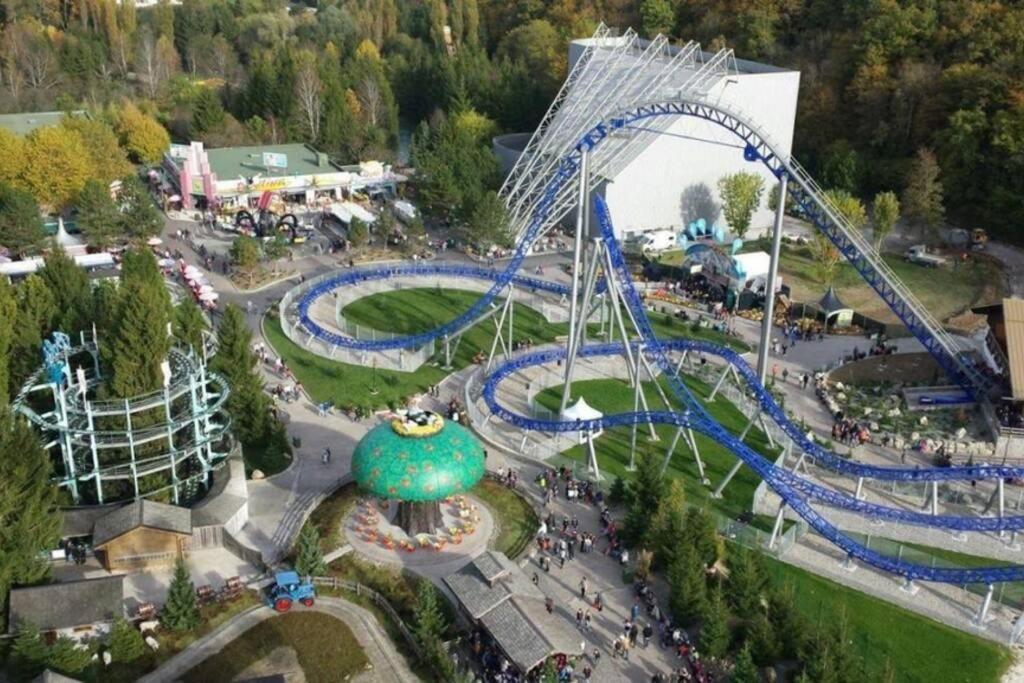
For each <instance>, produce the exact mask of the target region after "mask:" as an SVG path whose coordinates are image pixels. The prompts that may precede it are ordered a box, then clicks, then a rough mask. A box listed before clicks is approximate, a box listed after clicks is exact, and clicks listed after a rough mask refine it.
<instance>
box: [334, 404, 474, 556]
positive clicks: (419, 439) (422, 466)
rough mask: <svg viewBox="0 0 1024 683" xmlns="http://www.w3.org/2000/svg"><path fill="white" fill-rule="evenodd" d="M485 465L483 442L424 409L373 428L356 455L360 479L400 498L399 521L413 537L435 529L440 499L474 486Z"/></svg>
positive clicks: (363, 486)
mask: <svg viewBox="0 0 1024 683" xmlns="http://www.w3.org/2000/svg"><path fill="white" fill-rule="evenodd" d="M484 469H485V468H484V448H483V445H482V444H481V443H480V441H479V440H478V439H477V438H476V437H475V436H474V435H473V434H472V433H471V432H470V431H469V430H468V429H466V428H465V427H463V426H461V425H459V424H456V423H454V422H451V421H446V420H444V419H443V418H441V416H439V415H437V414H435V413H430V412H425V411H415V410H413V411H409V412H408V413H406V414H401V415H399V416H398V417H396V418H395V419H393V420H391V421H390V422H386V423H384V424H381V425H378V426H377V427H374V428H373V429H372V430H370V432H369V433H368V434H367V435H366V436H364V437H363V439H362V440H361V441H360V442H359V443H358V444H357V445H356V448H355V451H354V452H353V454H352V474H353V476H354V477H355V480H356V483H357V484H358V485H359V487H360V488H361V489H362V490H363V491H366V492H367V493H371V494H373V495H375V496H378V497H380V498H385V499H394V500H397V501H398V502H399V511H398V524H399V525H400V526H401V527H402V528H403V529H404V530H405V531H406V533H408V534H409V535H410V536H414V535H416V534H419V533H433V532H434V531H436V530H437V529H438V528H439V527H440V526H441V525H442V521H441V512H440V502H441V501H442V500H445V499H446V498H448V497H450V496H452V495H456V494H459V493H465V492H467V491H469V490H470V489H471V488H473V486H475V485H476V483H477V482H478V481H480V479H481V478H482V477H483V475H484Z"/></svg>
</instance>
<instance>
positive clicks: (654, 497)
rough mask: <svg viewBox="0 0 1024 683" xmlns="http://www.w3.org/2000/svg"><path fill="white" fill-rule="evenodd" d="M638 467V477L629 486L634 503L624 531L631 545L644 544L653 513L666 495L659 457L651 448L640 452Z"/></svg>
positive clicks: (627, 516) (631, 505)
mask: <svg viewBox="0 0 1024 683" xmlns="http://www.w3.org/2000/svg"><path fill="white" fill-rule="evenodd" d="M636 465H637V467H636V476H635V477H634V478H633V481H631V482H630V484H629V486H630V489H631V499H632V503H631V504H630V507H629V512H628V513H627V514H626V522H625V526H624V528H623V531H624V532H625V535H626V538H627V539H628V540H629V541H630V542H631V543H643V542H644V540H645V539H646V538H647V531H648V529H649V528H650V526H651V511H652V510H657V509H658V505H659V504H660V503H661V498H662V496H663V495H664V492H665V478H664V477H662V476H661V462H660V459H659V457H658V455H657V454H656V453H654V451H652V450H651V449H649V448H647V449H644V450H642V451H641V452H640V454H639V457H637V461H636Z"/></svg>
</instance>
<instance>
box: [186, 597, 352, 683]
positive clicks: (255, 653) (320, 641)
mask: <svg viewBox="0 0 1024 683" xmlns="http://www.w3.org/2000/svg"><path fill="white" fill-rule="evenodd" d="M279 647H290V648H293V649H294V650H295V654H296V656H297V657H298V660H299V666H300V667H301V668H302V671H303V673H304V674H305V677H306V680H307V681H343V680H347V679H349V678H350V677H352V676H355V675H356V674H357V673H359V672H361V671H365V670H366V667H367V665H368V664H369V661H368V660H367V658H366V654H365V653H364V652H363V649H362V648H361V647H360V646H359V642H358V641H357V640H356V638H355V636H354V635H353V634H352V630H351V629H350V628H349V627H348V626H347V625H346V624H345V622H343V621H341V620H339V619H335V618H334V617H332V616H329V615H327V614H323V613H321V612H301V611H300V612H290V613H288V614H282V615H280V616H276V617H273V618H271V619H267V620H266V621H262V622H260V623H259V624H257V625H256V626H253V627H252V628H251V629H249V630H248V631H246V632H245V633H243V634H242V635H240V636H239V637H238V638H236V639H235V640H233V641H231V642H230V643H228V645H227V646H225V647H224V649H223V650H221V651H220V652H218V653H217V654H215V655H214V656H212V657H210V658H209V659H207V660H206V661H204V662H202V663H201V664H199V665H198V666H196V667H195V668H193V669H192V670H191V671H189V672H188V673H187V674H185V677H184V680H185V683H193V682H194V683H205V682H206V681H230V680H233V679H234V678H235V677H236V676H238V675H239V674H240V673H242V672H243V671H244V670H245V669H247V668H248V667H249V666H251V665H252V664H254V663H256V662H258V661H259V660H260V659H262V658H264V657H266V656H267V655H269V654H270V653H271V652H273V651H274V650H275V649H277V648H279Z"/></svg>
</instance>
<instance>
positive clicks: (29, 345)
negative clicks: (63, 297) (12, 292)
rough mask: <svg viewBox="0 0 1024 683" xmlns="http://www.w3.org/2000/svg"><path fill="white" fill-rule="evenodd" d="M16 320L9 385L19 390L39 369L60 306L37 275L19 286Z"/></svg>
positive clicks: (12, 341) (12, 340) (29, 277)
mask: <svg viewBox="0 0 1024 683" xmlns="http://www.w3.org/2000/svg"><path fill="white" fill-rule="evenodd" d="M16 294H17V318H16V319H15V323H14V326H13V327H14V329H13V332H12V339H11V357H10V379H9V380H8V382H9V383H10V385H11V387H12V389H13V388H14V387H18V386H20V385H21V383H22V382H23V381H24V380H25V379H27V378H28V376H29V375H30V374H32V372H33V371H34V370H35V369H36V368H37V367H38V366H39V362H40V360H41V356H40V353H41V351H42V346H43V337H44V336H45V335H48V334H50V330H51V327H50V326H51V324H52V321H53V318H54V317H56V315H57V303H56V302H55V301H54V298H53V294H52V293H51V292H50V288H49V287H47V286H46V283H45V282H43V279H42V278H41V277H39V275H37V274H33V275H29V276H28V277H27V278H25V281H24V282H22V283H21V285H19V286H18V288H17V290H16Z"/></svg>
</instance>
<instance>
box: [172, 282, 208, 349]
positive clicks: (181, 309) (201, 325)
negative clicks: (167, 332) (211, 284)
mask: <svg viewBox="0 0 1024 683" xmlns="http://www.w3.org/2000/svg"><path fill="white" fill-rule="evenodd" d="M208 329H210V328H209V325H207V324H206V318H204V317H203V312H202V310H200V308H199V305H198V304H197V303H196V302H195V299H193V298H192V297H190V296H186V297H184V298H183V299H182V300H181V302H180V303H179V304H178V305H177V306H175V307H174V336H175V337H176V338H177V339H178V341H179V342H180V343H182V344H183V345H185V346H188V347H191V348H192V350H193V351H195V353H196V355H197V356H200V357H201V356H202V352H203V332H206V331H207V330H208Z"/></svg>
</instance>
